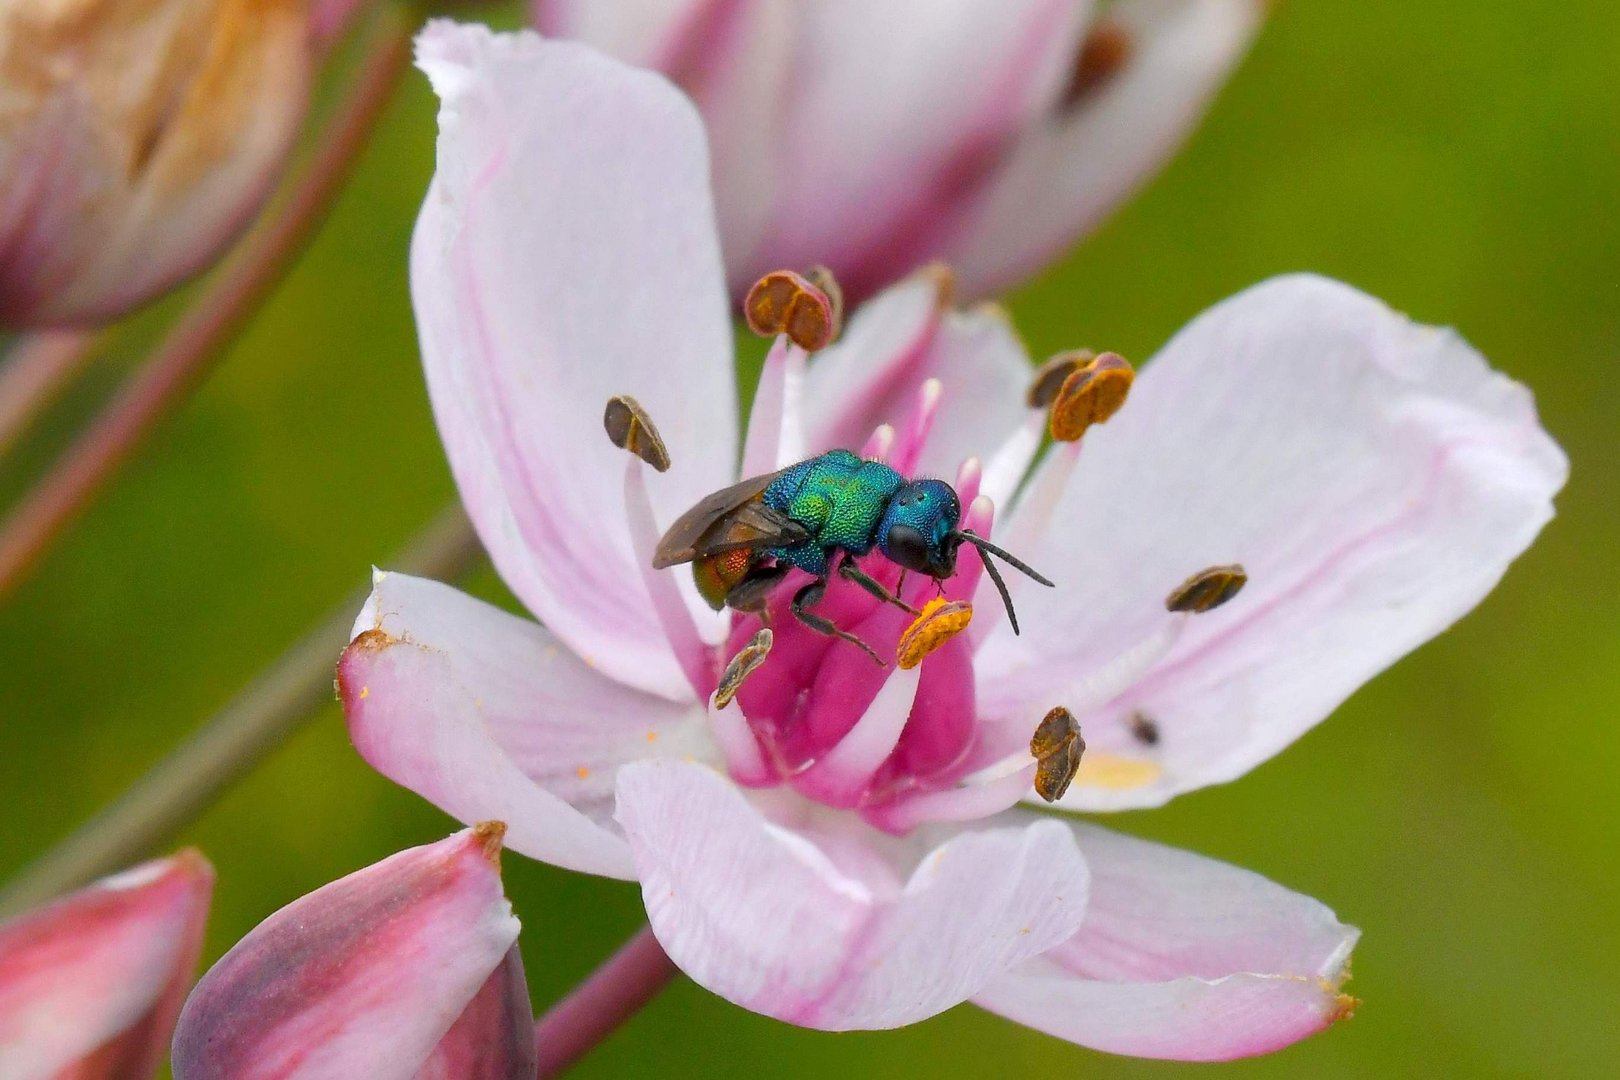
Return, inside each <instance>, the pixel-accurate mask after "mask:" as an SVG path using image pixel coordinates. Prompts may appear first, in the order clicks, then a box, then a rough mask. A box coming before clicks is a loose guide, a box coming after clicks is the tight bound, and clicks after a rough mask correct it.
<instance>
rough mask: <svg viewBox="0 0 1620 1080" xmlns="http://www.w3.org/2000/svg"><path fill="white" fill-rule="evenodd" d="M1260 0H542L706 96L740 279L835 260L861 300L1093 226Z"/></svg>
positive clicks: (976, 275) (725, 225) (718, 182)
mask: <svg viewBox="0 0 1620 1080" xmlns="http://www.w3.org/2000/svg"><path fill="white" fill-rule="evenodd" d="M1268 6H1269V5H1268V3H1267V2H1266V0H1118V2H1115V3H1108V4H1102V3H1096V2H1093V0H885V2H883V3H877V4H875V3H870V2H868V0H816V2H815V3H808V4H806V3H793V2H791V0H740V2H739V0H535V4H534V10H535V19H536V23H537V25H538V26H539V28H540V29H541V31H542V32H543V33H545V34H547V35H548V36H554V37H564V38H571V39H574V40H577V41H582V42H584V43H586V44H588V45H591V46H594V47H595V48H598V49H601V50H602V51H604V52H607V53H608V54H609V55H611V56H614V57H617V58H618V59H621V60H626V61H628V62H630V63H634V64H640V65H643V66H646V67H651V68H654V69H656V70H658V71H661V72H663V73H665V74H666V75H668V76H669V77H670V78H671V79H673V80H674V81H675V82H676V83H678V84H679V85H680V86H681V88H682V89H684V90H685V91H687V93H688V94H690V95H691V96H692V98H693V100H694V101H695V102H696V103H697V106H698V108H699V109H700V110H701V111H702V114H703V118H704V121H705V123H706V124H707V127H708V132H709V141H710V145H711V147H712V150H713V162H712V164H713V169H714V187H715V196H716V208H717V210H718V213H719V224H720V235H721V237H722V245H721V246H722V249H723V251H724V253H725V258H726V267H727V270H728V274H729V278H730V282H731V287H732V293H733V295H734V296H740V295H741V294H742V293H743V292H744V291H746V290H747V288H748V287H749V285H751V284H752V283H753V282H754V280H755V279H757V278H758V277H760V276H761V275H762V274H764V273H767V272H769V271H771V270H776V269H778V268H780V267H784V266H786V267H806V266H810V265H812V264H814V263H822V264H824V265H826V266H829V267H831V268H832V269H833V271H834V272H836V273H837V275H838V277H839V280H840V281H841V282H842V283H843V285H844V287H845V289H846V290H848V291H849V293H850V296H851V299H860V298H865V297H868V296H871V295H872V294H874V293H876V292H877V291H878V289H880V288H881V287H883V286H884V285H887V284H889V283H891V282H893V281H896V280H898V279H899V278H901V277H903V276H904V275H905V274H906V273H907V272H909V271H910V270H912V269H915V268H916V267H918V266H921V265H923V264H924V263H926V262H928V261H929V260H932V259H943V260H946V261H948V262H949V263H950V264H951V265H952V267H953V268H954V269H955V270H956V272H957V274H958V278H959V284H960V286H961V288H962V289H963V291H964V294H965V295H968V296H972V297H980V296H987V295H990V294H992V293H994V292H996V291H997V290H999V289H1001V288H1003V287H1005V286H1008V285H1011V284H1014V283H1016V282H1017V281H1019V280H1021V279H1022V278H1024V277H1027V276H1028V275H1030V274H1032V273H1033V272H1034V271H1036V270H1038V269H1039V268H1040V267H1041V266H1042V265H1044V264H1045V263H1047V262H1049V261H1051V260H1052V259H1053V258H1054V257H1055V256H1056V255H1058V254H1059V253H1061V252H1062V251H1064V250H1066V249H1067V248H1068V247H1069V246H1070V245H1071V244H1072V243H1073V242H1074V241H1075V240H1076V239H1078V238H1079V237H1080V236H1081V235H1083V234H1084V233H1086V232H1088V231H1090V230H1091V229H1093V228H1095V227H1096V226H1097V225H1098V224H1099V223H1100V222H1101V221H1102V219H1103V218H1104V217H1106V216H1107V214H1108V213H1109V212H1110V211H1112V210H1113V209H1114V207H1116V206H1118V205H1119V204H1120V203H1121V202H1122V201H1123V200H1124V199H1125V198H1126V197H1127V196H1129V195H1130V194H1131V193H1132V192H1134V191H1135V190H1136V189H1137V188H1138V187H1139V186H1141V184H1142V183H1143V182H1144V181H1145V180H1146V179H1147V178H1148V177H1149V176H1151V175H1152V174H1153V173H1154V172H1155V171H1156V170H1157V169H1158V168H1159V166H1160V165H1161V164H1163V162H1164V161H1165V160H1166V159H1168V158H1169V157H1170V155H1171V154H1172V153H1173V152H1174V151H1175V150H1176V148H1177V147H1179V146H1180V145H1181V143H1182V141H1183V139H1184V138H1185V137H1186V136H1187V134H1188V133H1189V132H1190V131H1191V130H1192V128H1193V126H1194V125H1195V124H1196V123H1197V121H1198V120H1199V118H1200V117H1201V116H1202V115H1203V112H1204V109H1205V106H1206V105H1207V104H1208V102H1209V100H1210V99H1211V98H1212V97H1213V96H1214V94H1215V92H1216V91H1217V90H1218V89H1219V88H1220V86H1221V85H1222V83H1223V82H1224V81H1225V79H1226V76H1227V75H1228V74H1229V73H1230V72H1231V70H1232V68H1233V67H1234V66H1236V64H1237V62H1238V61H1239V60H1240V59H1241V58H1242V56H1243V54H1244V52H1245V51H1246V50H1247V48H1248V45H1249V42H1250V41H1251V40H1252V39H1253V37H1254V35H1255V33H1256V32H1257V31H1258V30H1259V28H1260V25H1261V23H1262V21H1263V19H1264V17H1265V12H1266V8H1267V7H1268Z"/></svg>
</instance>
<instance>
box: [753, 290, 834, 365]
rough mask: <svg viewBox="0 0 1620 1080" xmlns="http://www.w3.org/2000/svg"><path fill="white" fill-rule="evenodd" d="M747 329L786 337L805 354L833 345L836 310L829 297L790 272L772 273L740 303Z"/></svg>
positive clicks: (763, 335) (761, 333) (769, 335)
mask: <svg viewBox="0 0 1620 1080" xmlns="http://www.w3.org/2000/svg"><path fill="white" fill-rule="evenodd" d="M743 316H744V317H745V318H746V319H747V320H748V328H749V329H750V330H752V331H753V332H754V333H756V334H758V335H760V336H761V337H775V336H776V335H777V334H786V335H787V336H788V340H789V341H792V342H793V344H795V345H797V346H798V347H799V348H801V349H803V350H805V351H806V352H815V351H816V350H817V349H824V348H826V347H827V346H828V345H830V344H832V340H833V338H834V337H836V336H837V335H838V308H837V305H836V304H835V303H834V301H833V299H832V297H830V296H828V295H827V294H826V293H825V292H823V291H822V290H821V289H820V288H819V287H817V286H816V285H814V284H812V283H811V282H810V281H809V280H808V279H806V278H805V277H804V276H803V275H801V274H795V273H794V272H793V271H791V270H773V271H772V272H770V273H769V274H766V275H765V276H764V277H762V278H760V279H759V280H758V281H756V282H755V283H754V287H753V288H752V289H749V290H748V298H747V299H746V300H744V301H743Z"/></svg>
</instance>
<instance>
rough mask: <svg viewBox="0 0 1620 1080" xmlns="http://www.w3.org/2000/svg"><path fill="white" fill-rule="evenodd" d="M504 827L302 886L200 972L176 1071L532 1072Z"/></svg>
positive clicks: (478, 1078) (205, 1079)
mask: <svg viewBox="0 0 1620 1080" xmlns="http://www.w3.org/2000/svg"><path fill="white" fill-rule="evenodd" d="M505 831H506V827H505V826H504V825H501V824H500V823H498V822H485V823H484V824H482V825H479V826H477V827H476V828H472V829H465V830H463V831H461V832H459V833H456V834H455V835H454V836H451V837H449V838H448V839H445V840H441V841H439V842H438V843H436V844H429V845H427V846H425V847H418V848H412V849H410V850H408V851H402V852H400V853H399V854H397V855H392V856H390V857H389V858H387V859H384V860H383V861H382V862H380V863H377V864H375V865H373V866H369V867H367V868H366V869H364V870H360V871H358V872H356V873H353V874H350V875H349V876H348V877H345V878H342V879H340V880H338V881H334V882H332V883H331V884H330V885H326V886H323V887H322V888H320V889H317V890H315V891H314V892H312V893H310V894H309V895H308V896H305V897H303V898H301V899H298V900H295V901H293V902H292V903H291V904H288V905H287V906H286V907H284V908H282V909H281V910H280V911H278V912H276V913H275V914H274V915H272V916H270V917H269V918H268V919H266V920H265V921H264V922H262V923H260V924H259V925H258V926H257V927H255V928H254V929H253V930H252V931H251V932H250V933H249V934H248V935H247V937H245V938H243V939H242V940H241V941H239V942H238V943H237V944H236V946H235V947H234V948H232V949H231V951H230V952H228V953H226V954H225V955H224V957H222V958H221V959H220V961H219V963H217V964H215V965H214V966H213V967H212V968H211V969H209V971H208V973H207V974H205V975H204V976H203V977H202V979H200V980H199V981H198V983H197V988H196V989H195V990H194V991H193V992H192V994H191V997H190V998H189V999H188V1000H187V1001H186V1007H185V1010H184V1011H183V1012H182V1013H181V1014H180V1024H179V1028H178V1030H177V1031H176V1032H175V1038H174V1075H175V1078H176V1080H213V1078H217V1077H230V1078H231V1080H271V1078H275V1080H315V1078H317V1077H320V1078H325V1077H335V1076H343V1077H348V1076H353V1077H365V1078H367V1080H412V1078H414V1077H418V1076H435V1077H436V1076H454V1077H457V1078H458V1080H517V1078H519V1077H533V1076H534V1074H535V1057H534V1030H533V1025H534V1018H533V1016H532V1014H531V1013H530V1011H529V994H528V989H527V987H526V985H525V983H524V979H523V964H522V961H521V960H520V959H519V957H518V952H517V944H516V943H517V935H518V921H517V919H516V918H514V917H513V915H512V908H511V905H510V904H508V903H507V901H506V897H505V896H504V895H503V894H502V891H501V877H500V866H499V858H500V842H501V837H502V836H503V835H504V833H505Z"/></svg>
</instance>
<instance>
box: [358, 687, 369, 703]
mask: <svg viewBox="0 0 1620 1080" xmlns="http://www.w3.org/2000/svg"><path fill="white" fill-rule="evenodd" d="M370 696H371V687H369V686H362V687H361V688H360V700H361V701H364V700H366V698H368V697H370Z"/></svg>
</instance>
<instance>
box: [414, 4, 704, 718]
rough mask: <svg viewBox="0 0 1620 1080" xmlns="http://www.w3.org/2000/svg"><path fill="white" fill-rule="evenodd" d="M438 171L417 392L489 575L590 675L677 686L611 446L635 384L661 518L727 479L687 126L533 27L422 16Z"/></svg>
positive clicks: (634, 84) (669, 691) (635, 81)
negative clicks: (608, 421)
mask: <svg viewBox="0 0 1620 1080" xmlns="http://www.w3.org/2000/svg"><path fill="white" fill-rule="evenodd" d="M418 59H419V62H420V64H421V66H422V68H423V70H424V71H426V72H427V73H428V77H429V78H430V79H431V80H432V82H433V84H434V87H435V89H437V91H438V92H439V95H440V98H441V102H442V105H441V108H440V114H439V120H440V132H439V157H438V171H437V172H436V173H435V175H434V179H433V184H432V186H431V188H430V189H429V191H428V196H427V200H426V202H425V204H424V205H423V208H422V214H421V217H420V218H419V220H418V222H417V227H416V233H415V237H414V240H413V243H412V247H411V292H412V298H413V301H414V303H415V307H416V315H417V323H418V330H419V333H420V336H421V342H422V353H423V360H424V364H425V367H426V370H427V378H428V390H429V394H430V396H431V398H432V402H433V408H434V415H435V417H436V418H437V420H438V424H439V432H440V435H441V437H442V438H443V439H444V442H445V448H446V451H447V453H448V454H449V457H450V465H451V469H452V471H453V472H454V474H455V477H456V483H457V486H458V487H459V488H460V490H461V495H462V499H463V501H464V502H465V503H466V505H467V509H468V513H469V514H470V515H471V516H472V518H473V521H474V523H475V524H476V525H477V527H478V532H479V536H480V537H481V538H482V540H483V541H484V545H485V547H486V548H488V550H489V552H490V555H491V557H492V558H493V559H494V561H495V565H496V568H497V569H498V570H499V571H500V573H501V576H502V577H503V578H504V579H505V580H506V582H507V584H508V585H510V586H511V587H512V590H513V592H515V593H516V594H517V595H518V597H519V598H520V599H521V600H523V602H524V603H525V604H526V605H528V607H529V608H530V610H532V611H533V612H534V613H535V614H536V615H538V616H539V617H540V618H541V619H542V620H543V621H544V622H545V623H546V625H547V626H548V627H549V628H550V629H551V630H552V632H554V633H555V634H556V635H557V636H558V637H559V638H561V639H562V640H563V641H565V642H567V643H568V645H569V647H570V648H571V649H572V650H573V651H574V652H575V653H577V654H578V655H579V656H581V657H582V658H583V659H585V660H586V661H587V662H589V663H590V664H592V665H593V666H594V667H596V668H597V669H598V670H600V671H602V672H604V673H605V674H607V675H609V676H611V677H613V678H615V679H618V680H619V681H621V682H624V683H626V684H628V685H631V686H635V687H638V688H640V689H643V690H647V691H650V692H653V693H659V694H664V695H666V696H669V697H671V698H676V699H679V698H683V697H688V696H690V690H689V688H688V686H687V683H686V680H685V678H684V676H683V675H682V673H681V670H680V666H679V664H678V663H677V661H676V658H675V656H674V655H673V653H672V652H671V649H670V647H669V644H668V642H667V641H666V640H665V638H664V635H663V632H662V630H661V629H660V627H659V625H658V622H657V620H654V619H649V618H647V617H646V613H647V611H648V610H649V609H650V606H651V600H650V598H649V597H648V595H647V589H646V586H645V584H644V581H643V579H642V575H641V574H640V573H639V572H638V570H637V567H636V566H635V565H634V560H635V559H636V555H635V553H634V550H633V546H632V542H631V535H630V529H629V526H628V524H627V522H626V520H625V513H624V506H623V502H622V499H623V496H622V491H621V485H620V484H619V483H617V481H616V479H606V478H617V477H619V476H620V475H621V474H622V472H623V464H622V457H621V456H620V455H621V454H622V451H620V450H617V449H615V448H614V447H613V445H612V444H611V443H610V442H609V441H608V438H607V436H606V435H605V434H604V433H603V431H602V422H601V410H602V408H603V407H604V406H605V405H606V403H607V401H608V399H609V398H610V397H612V396H614V395H617V394H629V395H631V396H633V397H635V398H636V399H637V400H639V401H640V403H641V404H642V405H643V406H644V407H645V408H646V409H647V410H648V412H649V413H650V415H651V416H652V418H653V420H654V422H655V423H656V424H657V426H658V428H659V430H660V431H661V432H662V434H663V437H664V441H665V442H666V443H667V444H668V447H669V451H670V454H671V457H672V459H673V462H674V464H673V467H672V469H671V470H670V471H669V472H668V473H667V474H663V475H660V476H659V477H657V482H656V483H655V484H650V485H649V486H650V487H651V491H652V499H653V504H654V507H655V509H656V510H657V511H658V512H659V516H660V517H661V519H662V520H663V521H665V522H667V521H670V520H673V518H674V517H675V516H676V515H677V514H679V513H680V512H682V511H684V510H685V509H686V508H687V507H688V506H690V505H691V504H692V503H694V502H696V501H697V500H698V499H699V498H701V497H702V496H703V495H705V494H706V493H708V492H710V491H713V490H714V489H716V488H718V487H720V486H722V485H724V484H725V483H726V482H727V481H728V480H729V479H730V477H731V475H732V469H733V466H734V463H735V453H736V429H735V416H736V396H735V387H734V385H733V380H732V359H731V332H730V324H729V322H728V320H727V311H726V305H727V299H726V293H725V282H724V276H723V272H722V269H721V264H720V253H719V246H718V241H717V239H716V235H715V228H714V213H713V209H712V207H711V204H710V196H709V187H708V159H707V152H706V149H705V144H704V136H703V130H702V126H701V123H700V121H699V120H698V117H697V114H696V113H695V112H694V111H693V109H692V107H691V105H690V103H688V102H687V101H686V99H685V98H684V97H683V96H682V95H681V94H680V93H679V92H678V91H677V90H675V89H674V88H673V87H672V86H670V85H669V84H668V83H667V82H665V81H664V80H663V79H661V78H659V77H657V76H655V75H651V74H649V73H646V72H642V71H637V70H635V69H632V68H629V67H626V66H625V65H622V64H620V63H617V62H615V61H612V60H609V59H607V58H605V57H603V56H601V55H599V54H597V53H595V52H593V51H591V50H590V49H587V48H585V47H583V46H580V45H576V44H572V43H565V42H550V41H542V40H540V39H539V38H538V37H536V36H535V35H533V34H529V33H523V34H517V35H498V34H493V33H491V32H489V31H488V30H486V29H484V28H482V27H472V26H457V25H455V24H452V23H448V22H434V23H432V24H430V25H429V27H428V29H427V30H425V31H424V32H423V34H422V36H421V37H420V39H419V41H418Z"/></svg>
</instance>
